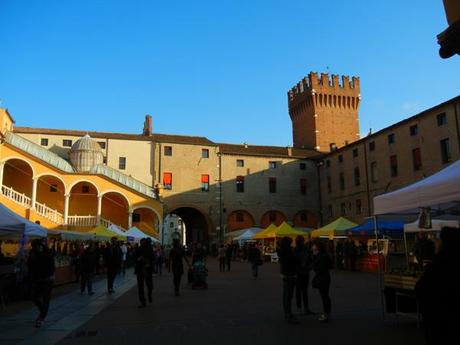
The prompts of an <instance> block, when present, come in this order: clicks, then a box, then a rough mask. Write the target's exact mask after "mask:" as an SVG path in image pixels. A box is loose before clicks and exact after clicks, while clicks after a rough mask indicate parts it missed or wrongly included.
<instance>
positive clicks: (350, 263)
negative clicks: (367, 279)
mask: <svg viewBox="0 0 460 345" xmlns="http://www.w3.org/2000/svg"><path fill="white" fill-rule="evenodd" d="M356 252H357V248H356V246H355V241H353V239H352V238H351V237H348V238H347V240H346V241H345V243H344V245H343V256H344V258H345V268H346V269H347V270H348V271H354V270H355V263H356V254H357V253H356Z"/></svg>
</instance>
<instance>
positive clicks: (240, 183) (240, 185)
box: [236, 176, 244, 193]
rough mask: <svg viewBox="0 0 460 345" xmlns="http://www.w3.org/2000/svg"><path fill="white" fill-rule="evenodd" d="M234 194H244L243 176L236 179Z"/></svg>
mask: <svg viewBox="0 0 460 345" xmlns="http://www.w3.org/2000/svg"><path fill="white" fill-rule="evenodd" d="M236 192H237V193H244V176H237V177H236Z"/></svg>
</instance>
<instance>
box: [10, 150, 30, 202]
mask: <svg viewBox="0 0 460 345" xmlns="http://www.w3.org/2000/svg"><path fill="white" fill-rule="evenodd" d="M33 176H34V173H33V170H32V167H31V166H30V164H29V163H27V162H26V161H23V160H21V159H16V158H13V159H10V160H8V161H6V162H5V166H4V167H3V181H2V185H3V186H5V189H9V190H10V191H6V190H4V191H3V192H4V194H5V193H9V194H12V193H14V192H17V193H19V194H21V195H22V194H24V195H25V196H26V198H27V199H29V201H30V198H31V197H32V186H33V181H32V179H33ZM11 190H12V191H11ZM29 204H30V202H29Z"/></svg>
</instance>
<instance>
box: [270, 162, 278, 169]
mask: <svg viewBox="0 0 460 345" xmlns="http://www.w3.org/2000/svg"><path fill="white" fill-rule="evenodd" d="M268 168H269V169H276V162H275V161H270V162H268Z"/></svg>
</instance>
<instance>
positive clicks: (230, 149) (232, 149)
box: [219, 144, 320, 158]
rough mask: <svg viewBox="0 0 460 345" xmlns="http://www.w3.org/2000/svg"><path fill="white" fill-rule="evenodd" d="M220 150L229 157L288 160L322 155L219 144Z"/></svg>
mask: <svg viewBox="0 0 460 345" xmlns="http://www.w3.org/2000/svg"><path fill="white" fill-rule="evenodd" d="M219 148H220V152H222V153H223V154H229V155H246V156H263V157H286V158H289V157H291V158H311V157H315V156H318V155H320V153H319V152H317V151H315V150H308V149H297V148H287V147H281V146H255V145H234V144H219ZM289 150H291V154H289Z"/></svg>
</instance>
